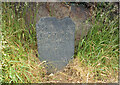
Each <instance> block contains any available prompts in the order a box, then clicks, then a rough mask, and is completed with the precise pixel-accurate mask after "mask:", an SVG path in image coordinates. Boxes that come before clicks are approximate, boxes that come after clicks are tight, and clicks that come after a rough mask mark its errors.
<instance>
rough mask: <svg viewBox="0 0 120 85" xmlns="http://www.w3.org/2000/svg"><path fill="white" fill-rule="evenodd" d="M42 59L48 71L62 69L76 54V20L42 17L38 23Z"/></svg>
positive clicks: (39, 47) (38, 41)
mask: <svg viewBox="0 0 120 85" xmlns="http://www.w3.org/2000/svg"><path fill="white" fill-rule="evenodd" d="M36 32H37V45H38V53H39V55H40V57H39V58H40V60H41V61H45V62H46V63H45V67H46V69H47V71H48V73H54V72H56V71H59V70H62V69H63V68H64V67H65V66H66V65H67V64H68V62H69V61H70V60H71V59H72V56H73V55H74V32H75V24H74V22H73V21H72V20H71V19H70V18H68V17H66V18H63V19H57V18H55V17H46V18H41V19H40V20H39V21H38V22H37V24H36Z"/></svg>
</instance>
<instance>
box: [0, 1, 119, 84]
mask: <svg viewBox="0 0 120 85" xmlns="http://www.w3.org/2000/svg"><path fill="white" fill-rule="evenodd" d="M13 5H14V4H11V3H2V61H1V62H2V82H3V83H4V82H6V83H12V82H13V83H26V82H27V83H28V82H29V83H36V82H37V83H39V82H41V81H42V78H43V77H44V76H45V72H44V70H43V67H41V62H40V61H39V59H38V58H37V57H36V56H38V53H37V43H36V30H35V24H32V23H31V24H30V25H29V27H27V26H26V24H25V20H24V16H25V13H26V10H20V11H18V9H19V8H20V6H21V5H20V4H17V6H16V8H15V7H14V6H13ZM102 6H104V7H106V8H105V9H102ZM13 7H14V8H13ZM22 7H24V9H26V8H27V7H28V4H24V6H22ZM13 9H15V10H13ZM116 10H118V7H117V6H116V5H113V4H111V3H102V4H101V3H98V4H97V6H96V7H95V8H94V12H93V16H92V18H91V19H89V20H88V21H91V22H92V25H93V26H92V29H91V30H90V32H89V33H88V35H87V36H86V37H85V38H84V39H82V41H81V42H80V43H79V46H78V53H77V55H76V56H77V57H78V58H79V59H80V62H81V63H83V64H84V65H85V66H87V68H88V69H89V67H92V68H93V69H92V70H91V69H90V74H91V75H92V76H93V77H94V78H93V80H101V81H103V82H105V81H107V79H109V78H110V79H111V80H110V81H109V82H112V79H113V81H116V80H118V76H117V75H118V49H119V47H118V42H119V41H118V36H119V35H118V25H119V23H118V14H116V16H114V17H113V16H112V18H111V14H112V15H113V14H115V13H116ZM16 11H17V14H16ZM29 11H31V10H29ZM21 12H22V13H21ZM28 28H29V29H28Z"/></svg>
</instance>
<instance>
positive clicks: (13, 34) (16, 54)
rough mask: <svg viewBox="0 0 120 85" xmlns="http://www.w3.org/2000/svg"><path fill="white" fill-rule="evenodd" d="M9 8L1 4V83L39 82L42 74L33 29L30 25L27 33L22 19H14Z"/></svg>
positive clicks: (12, 12) (13, 14)
mask: <svg viewBox="0 0 120 85" xmlns="http://www.w3.org/2000/svg"><path fill="white" fill-rule="evenodd" d="M10 6H11V5H10V4H9V3H8V4H6V5H5V3H3V4H2V7H3V10H2V48H3V49H2V78H3V81H2V82H7V83H11V82H13V83H18V82H19V83H25V82H30V83H31V82H40V79H41V78H40V76H42V75H44V73H43V70H42V67H41V66H40V62H39V59H38V58H36V54H37V45H36V32H35V27H34V25H31V27H30V29H31V31H29V30H28V29H27V27H26V25H25V20H24V19H23V17H19V18H18V17H16V15H15V12H14V10H12V9H11V8H9V7H10ZM23 16H24V15H23Z"/></svg>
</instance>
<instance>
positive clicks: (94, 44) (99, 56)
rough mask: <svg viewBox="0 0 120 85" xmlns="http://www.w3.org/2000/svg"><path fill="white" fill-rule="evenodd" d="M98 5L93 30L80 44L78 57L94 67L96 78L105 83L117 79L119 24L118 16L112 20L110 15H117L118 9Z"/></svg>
mask: <svg viewBox="0 0 120 85" xmlns="http://www.w3.org/2000/svg"><path fill="white" fill-rule="evenodd" d="M97 5H98V6H97V7H96V8H95V11H94V13H93V17H92V18H91V21H92V22H93V25H92V29H91V30H90V32H89V33H88V35H87V36H86V37H85V38H84V39H82V42H80V43H79V47H78V54H77V56H78V57H79V58H80V60H81V61H82V62H84V63H85V64H86V65H87V66H88V67H89V66H92V67H94V69H93V70H92V73H93V74H94V76H95V78H97V79H102V80H103V81H105V80H107V79H108V78H111V77H112V76H114V77H115V78H116V79H117V78H118V76H117V75H118V60H119V59H118V53H119V52H118V49H119V46H118V43H119V41H118V36H119V35H118V34H119V33H118V31H119V30H118V26H119V22H118V15H117V14H116V15H117V16H112V19H111V16H110V14H113V13H116V10H117V9H118V8H117V7H116V6H115V5H114V6H113V4H111V3H102V4H101V3H98V4H97ZM100 6H101V7H105V9H102V8H101V7H100ZM92 73H91V74H92Z"/></svg>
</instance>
